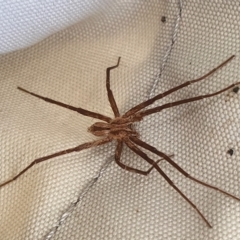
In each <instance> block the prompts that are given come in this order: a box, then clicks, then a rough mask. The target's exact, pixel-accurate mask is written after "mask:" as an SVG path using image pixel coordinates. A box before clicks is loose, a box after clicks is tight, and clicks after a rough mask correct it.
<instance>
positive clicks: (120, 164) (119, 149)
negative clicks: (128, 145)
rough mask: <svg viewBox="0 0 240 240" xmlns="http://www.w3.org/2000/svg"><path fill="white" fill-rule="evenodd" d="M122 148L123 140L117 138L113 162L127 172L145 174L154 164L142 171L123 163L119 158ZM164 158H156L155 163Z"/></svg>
mask: <svg viewBox="0 0 240 240" xmlns="http://www.w3.org/2000/svg"><path fill="white" fill-rule="evenodd" d="M122 148H123V141H120V140H118V141H117V147H116V151H115V162H116V163H117V164H118V166H119V167H121V168H123V169H124V170H127V171H129V172H133V173H138V174H142V175H144V176H147V175H148V174H149V173H150V172H151V171H152V170H153V169H154V166H152V167H150V168H149V169H148V170H147V171H142V170H139V169H136V168H132V167H129V166H127V165H125V164H123V163H122V162H121V161H120V159H121V153H122ZM173 156H174V155H173V154H172V155H170V156H169V157H173ZM163 160H165V159H164V158H161V159H159V160H157V161H156V162H155V163H156V164H158V163H159V162H160V161H163Z"/></svg>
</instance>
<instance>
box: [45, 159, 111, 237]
mask: <svg viewBox="0 0 240 240" xmlns="http://www.w3.org/2000/svg"><path fill="white" fill-rule="evenodd" d="M113 159H114V158H113V156H111V157H110V158H108V159H107V161H106V163H105V164H104V165H103V166H102V167H101V169H100V171H99V172H98V174H97V176H96V177H94V178H92V180H90V182H89V183H88V184H87V186H85V187H84V188H83V190H82V192H81V193H80V194H79V195H78V198H77V200H76V201H75V202H72V203H71V205H70V206H69V207H68V208H67V209H66V210H65V211H64V213H63V214H62V215H61V216H60V219H59V220H58V222H57V224H56V225H55V226H54V227H53V228H52V229H51V230H50V231H49V232H48V233H47V235H46V236H45V237H44V240H49V239H51V238H52V237H53V236H54V234H55V233H56V232H57V230H58V228H59V227H60V226H61V225H62V224H63V222H65V221H66V219H67V218H68V217H69V216H70V215H71V213H72V212H73V211H74V209H75V208H76V207H77V205H79V204H80V203H81V202H82V200H83V198H84V197H85V195H86V194H87V193H88V192H89V191H90V190H91V188H92V187H93V185H94V184H95V183H96V182H97V181H98V180H99V179H100V178H101V177H102V175H103V173H104V172H105V171H106V170H107V168H108V166H109V165H110V164H111V163H112V162H113Z"/></svg>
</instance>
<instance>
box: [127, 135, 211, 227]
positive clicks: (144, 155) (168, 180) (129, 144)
mask: <svg viewBox="0 0 240 240" xmlns="http://www.w3.org/2000/svg"><path fill="white" fill-rule="evenodd" d="M124 142H125V143H126V145H127V146H128V147H129V148H130V149H131V150H132V151H133V152H135V153H136V154H137V155H139V156H140V157H141V158H143V159H144V160H146V161H147V162H148V163H150V164H151V165H152V166H153V167H154V168H155V169H156V170H157V171H158V172H159V173H160V174H161V176H162V177H163V178H164V179H165V180H166V181H167V182H168V184H169V185H170V186H171V187H172V188H174V189H175V190H176V191H177V192H178V193H179V194H180V195H181V196H182V197H183V198H184V199H185V200H186V201H187V202H188V203H189V204H190V205H191V207H192V208H193V209H194V210H195V211H196V212H197V213H198V215H199V216H200V217H201V218H202V219H203V221H204V222H205V223H206V224H207V225H208V227H210V228H212V226H211V225H210V223H209V222H208V220H207V219H206V218H205V217H204V216H203V214H202V213H201V212H200V211H199V210H198V208H197V207H196V205H194V204H193V203H192V202H191V200H190V199H189V198H187V196H185V195H184V194H183V193H182V191H181V190H180V189H179V188H178V187H177V186H176V185H175V184H174V183H173V182H172V180H171V179H170V178H169V177H168V176H167V175H166V174H165V173H164V171H163V170H162V169H161V168H160V167H159V166H158V165H157V164H156V163H155V162H154V161H153V160H152V159H151V158H149V157H148V155H147V154H146V153H144V152H143V151H141V150H140V149H139V148H138V147H137V146H135V145H134V144H133V143H132V142H131V141H130V140H129V139H128V138H126V139H124Z"/></svg>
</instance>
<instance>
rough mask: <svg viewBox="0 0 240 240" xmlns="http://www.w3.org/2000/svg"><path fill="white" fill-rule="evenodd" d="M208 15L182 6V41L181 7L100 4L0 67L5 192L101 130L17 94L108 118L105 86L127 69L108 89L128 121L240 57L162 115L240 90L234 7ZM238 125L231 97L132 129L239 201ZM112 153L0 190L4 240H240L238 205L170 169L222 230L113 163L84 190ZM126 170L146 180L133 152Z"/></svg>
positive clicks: (80, 157)
mask: <svg viewBox="0 0 240 240" xmlns="http://www.w3.org/2000/svg"><path fill="white" fill-rule="evenodd" d="M57 2H60V1H57ZM70 2H71V1H70ZM76 2H77V1H76ZM209 2H210V1H200V0H199V1H191V2H190V1H186V2H185V1H183V4H182V13H181V14H182V17H181V20H180V21H179V23H178V24H179V25H178V27H177V28H178V31H177V32H178V33H177V34H176V35H175V36H174V33H176V32H174V31H176V20H177V18H178V17H179V14H180V6H179V1H155V0H150V1H134V2H133V1H132V2H131V1H116V2H114V1H109V3H108V4H107V1H105V2H104V4H105V5H104V7H103V8H97V6H99V5H97V6H96V9H95V10H94V11H92V13H89V15H87V17H86V18H82V20H81V21H79V22H77V23H75V24H74V25H72V26H70V27H68V28H66V29H64V30H62V31H59V32H57V33H55V34H54V35H51V36H49V37H48V38H46V39H44V40H42V41H40V42H38V43H37V44H35V45H33V46H30V47H28V48H26V49H22V50H19V51H15V52H12V53H8V54H5V55H2V56H1V58H0V71H1V81H0V83H1V88H0V132H1V138H0V141H1V148H0V156H1V157H0V161H1V162H0V166H1V170H0V182H1V183H2V182H4V181H5V180H8V179H10V178H11V177H13V176H15V175H16V174H17V173H19V172H20V171H21V170H22V169H24V168H25V167H26V166H27V165H28V164H30V163H31V161H33V160H34V159H36V158H39V157H42V156H45V155H48V154H51V153H54V152H57V151H60V150H63V149H67V148H70V147H74V146H77V145H79V144H81V143H84V142H87V141H91V140H94V139H96V138H95V137H94V136H92V135H91V134H90V133H88V132H87V128H88V127H89V126H90V125H91V124H93V123H94V122H95V120H94V119H92V118H89V117H85V116H81V115H80V114H77V113H75V112H72V111H70V110H67V109H64V108H61V107H59V106H55V105H52V104H49V103H46V102H44V101H42V100H40V99H37V98H34V97H33V96H30V95H27V94H25V93H23V92H20V91H18V90H17V86H21V87H23V88H26V89H28V90H29V91H33V92H35V93H37V94H40V95H43V96H46V97H50V98H52V99H55V100H58V101H61V102H64V103H66V104H70V105H73V106H76V107H82V108H85V109H88V110H91V111H95V112H99V113H102V114H104V115H107V116H110V117H112V116H113V114H112V111H111V108H110V105H109V102H108V100H107V93H106V89H105V79H106V76H105V74H106V68H107V67H110V66H113V65H115V64H116V63H117V59H118V57H119V56H121V62H120V66H119V67H118V68H117V69H114V70H113V71H112V72H111V88H112V90H113V93H114V96H115V99H116V102H117V104H118V107H119V109H120V111H121V113H124V112H126V111H127V110H128V109H129V108H131V107H133V106H134V105H136V104H138V103H140V102H141V101H144V100H146V99H148V98H149V97H150V96H151V95H156V94H158V93H160V92H164V91H166V90H168V89H170V88H172V87H174V86H177V85H179V84H181V83H184V82H185V81H188V80H191V79H194V78H197V77H200V76H202V75H204V74H205V73H207V72H208V71H210V70H211V69H213V68H214V67H216V66H218V65H219V64H220V63H222V62H223V61H224V60H226V59H227V58H228V57H230V56H231V55H233V54H235V55H236V57H235V58H234V59H233V60H232V61H231V62H230V63H228V64H227V65H226V66H224V67H223V68H222V69H220V70H219V71H218V72H216V73H215V74H213V75H212V76H210V77H208V78H207V79H205V80H204V81H202V82H200V83H196V84H192V85H190V86H189V87H186V88H184V89H182V90H179V91H177V92H175V93H174V94H171V95H169V96H168V97H166V98H164V99H162V100H160V101H158V102H156V103H154V105H153V106H158V105H160V104H163V103H167V102H170V101H176V100H180V99H185V98H189V97H193V96H197V95H201V94H207V93H212V92H216V91H218V90H220V89H222V88H224V87H226V86H228V85H231V84H232V83H234V82H238V81H239V79H240V77H239V76H240V68H239V64H240V60H239V49H240V41H239V31H240V27H239V22H240V14H239V6H238V3H237V1H230V2H228V3H226V2H225V1H219V2H216V1H212V2H211V3H209ZM98 3H99V4H100V2H99V1H98ZM19 4H20V2H19ZM22 4H24V2H23V3H22ZM78 4H79V6H81V4H82V6H84V4H85V2H84V1H79V2H78ZM100 5H101V4H100ZM47 11H48V8H46V12H47ZM72 11H73V12H74V8H73V10H72ZM67 16H69V12H68V11H63V12H62V18H67ZM78 17H79V19H81V15H79V16H78ZM164 17H165V18H164ZM49 18H51V16H50V17H49ZM76 19H77V17H76ZM52 21H53V22H54V21H56V20H55V19H54V18H53V19H52ZM70 21H72V23H73V22H74V21H75V20H70ZM69 24H70V23H66V22H65V23H64V24H63V25H64V26H67V25H69ZM23 25H24V23H23ZM63 25H62V26H61V27H63ZM19 28H20V26H19ZM56 30H58V28H56ZM9 31H10V32H11V27H10V29H9ZM53 32H55V30H54V31H53ZM49 33H50V32H49V31H48V34H46V35H45V36H47V35H49ZM41 36H42V37H44V34H43V35H41ZM42 37H40V38H39V39H41V38H42ZM173 39H176V41H175V43H174V44H173V46H172V49H171V51H169V46H171V44H172V41H173ZM30 42H31V44H32V43H34V42H35V40H34V41H30ZM30 42H29V43H30ZM26 45H27V44H25V45H19V46H17V47H16V48H19V47H22V46H26ZM3 49H4V50H3V52H6V51H9V50H8V49H7V48H6V47H3ZM9 49H14V47H13V48H9ZM166 53H168V57H167V58H166ZM166 59H167V61H165V60H166ZM164 61H165V67H164V70H163V71H162V72H161V69H162V67H163V65H164ZM160 73H161V74H160ZM239 125H240V92H238V93H234V92H233V91H232V90H229V91H227V92H224V93H223V94H221V95H218V96H216V97H213V98H211V99H206V100H203V101H197V102H194V103H189V104H185V105H181V106H178V107H174V108H170V109H166V110H164V111H162V112H161V113H158V114H154V115H151V116H149V117H146V118H145V119H144V120H143V121H142V122H141V123H138V124H136V126H135V127H136V129H137V130H138V132H139V133H140V136H141V139H142V140H144V141H146V142H148V143H149V144H151V145H153V146H154V147H156V148H158V149H159V150H160V151H163V152H164V153H166V154H169V155H170V154H174V156H173V159H174V161H175V162H176V163H177V164H179V165H180V166H181V167H182V168H183V169H184V170H186V171H187V172H188V173H189V174H191V175H192V176H194V177H196V178H198V179H200V180H203V181H205V182H207V183H209V184H211V185H214V186H217V187H219V188H221V189H224V190H225V191H227V192H230V193H231V194H233V195H235V196H238V197H240V189H239V184H240V153H239V151H240V126H239ZM229 149H233V155H232V156H231V155H229V154H228V153H227V151H228V150H229ZM114 151H115V143H114V142H112V143H109V144H106V145H103V146H101V147H97V148H92V149H88V150H84V151H82V152H79V153H72V154H67V155H64V156H61V157H58V158H53V159H51V160H49V161H46V162H44V163H41V164H38V165H35V166H34V167H32V168H31V169H30V170H29V171H27V172H26V173H25V174H24V175H22V176H21V177H20V178H19V179H18V180H16V181H15V182H12V183H10V184H9V185H6V186H4V187H2V188H1V189H0V207H1V218H0V239H4V240H25V239H34V240H35V239H55V240H59V239H61V240H62V239H71V240H75V239H141V240H142V239H170V240H172V239H190V240H195V239H199V240H206V239H213V240H215V239H216V240H219V239H220V240H229V239H234V240H235V239H240V237H239V236H240V202H238V201H235V200H233V199H231V198H229V197H226V196H224V195H223V194H220V193H219V192H217V191H214V190H211V189H208V188H206V187H203V186H201V185H198V184H196V183H193V182H191V180H189V179H186V178H185V177H184V176H183V175H181V174H180V173H178V172H177V170H176V169H174V168H173V167H171V166H170V165H169V164H167V163H166V162H164V161H161V162H160V163H159V165H160V166H161V168H162V169H163V170H164V171H165V172H166V174H167V175H168V176H169V177H170V178H171V179H172V180H173V182H174V183H175V184H176V185H177V186H178V187H179V188H180V189H181V190H182V192H183V193H184V194H186V196H188V197H189V198H190V199H191V201H193V202H194V204H196V205H197V207H198V208H199V209H200V211H201V212H202V213H203V214H204V216H205V217H206V218H207V219H208V221H209V222H210V223H211V224H212V226H213V228H212V229H209V228H208V227H207V226H206V224H205V223H204V222H203V221H202V219H200V217H199V216H198V215H197V213H196V212H195V211H194V210H193V209H192V208H191V207H190V205H189V204H188V203H187V202H186V201H184V200H183V198H182V197H181V196H180V195H179V194H178V193H177V192H176V191H175V190H174V189H172V188H171V187H170V186H169V185H168V184H167V182H166V181H165V180H164V179H163V178H162V177H161V176H160V175H159V174H158V172H157V171H152V172H151V174H150V175H148V176H147V177H145V176H141V175H138V174H134V173H130V172H127V171H124V170H122V169H121V168H119V167H118V166H117V165H116V164H115V163H114V162H111V163H110V164H109V165H108V167H106V168H104V171H103V173H102V174H101V178H97V181H95V183H94V184H93V185H91V187H90V188H88V186H89V184H90V183H91V182H92V181H94V178H95V180H96V176H98V174H99V173H100V171H101V169H102V167H103V166H104V165H105V164H106V162H108V161H109V160H111V159H113V156H114ZM157 159H158V158H156V157H155V160H157ZM122 160H123V162H124V163H126V164H127V165H131V166H133V167H135V168H139V169H143V170H144V169H148V168H149V165H148V164H147V163H146V162H144V161H143V160H142V159H140V158H139V157H137V156H136V155H135V154H134V153H133V152H130V151H129V150H128V149H126V148H124V151H123V154H122ZM86 189H89V190H88V191H86ZM74 202H78V204H76V205H74V204H72V203H74ZM69 208H71V211H69ZM64 214H65V215H64ZM59 219H61V222H62V224H61V223H60V222H59ZM59 225H60V226H59ZM56 226H59V227H57V228H56ZM54 227H55V230H56V231H53V234H52V235H50V234H49V233H50V232H51V231H52V230H53V229H54Z"/></svg>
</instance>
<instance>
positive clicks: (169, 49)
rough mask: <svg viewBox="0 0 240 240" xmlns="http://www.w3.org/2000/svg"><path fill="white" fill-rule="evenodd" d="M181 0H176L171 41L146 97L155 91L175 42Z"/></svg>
mask: <svg viewBox="0 0 240 240" xmlns="http://www.w3.org/2000/svg"><path fill="white" fill-rule="evenodd" d="M182 6H183V4H182V0H179V1H178V9H179V12H178V16H177V19H176V23H175V25H174V30H173V35H172V39H171V43H170V45H169V47H168V49H167V51H166V54H165V55H164V57H163V59H162V65H161V67H160V72H159V74H158V76H157V78H156V79H155V81H154V83H153V86H152V89H151V91H150V93H149V96H148V98H152V97H153V96H154V92H155V89H156V87H157V85H158V82H159V80H160V78H161V76H162V73H163V71H164V69H165V66H166V63H167V61H168V58H169V56H170V54H171V52H172V49H173V45H174V43H175V42H176V39H177V34H178V31H179V26H180V21H181V18H182Z"/></svg>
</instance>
